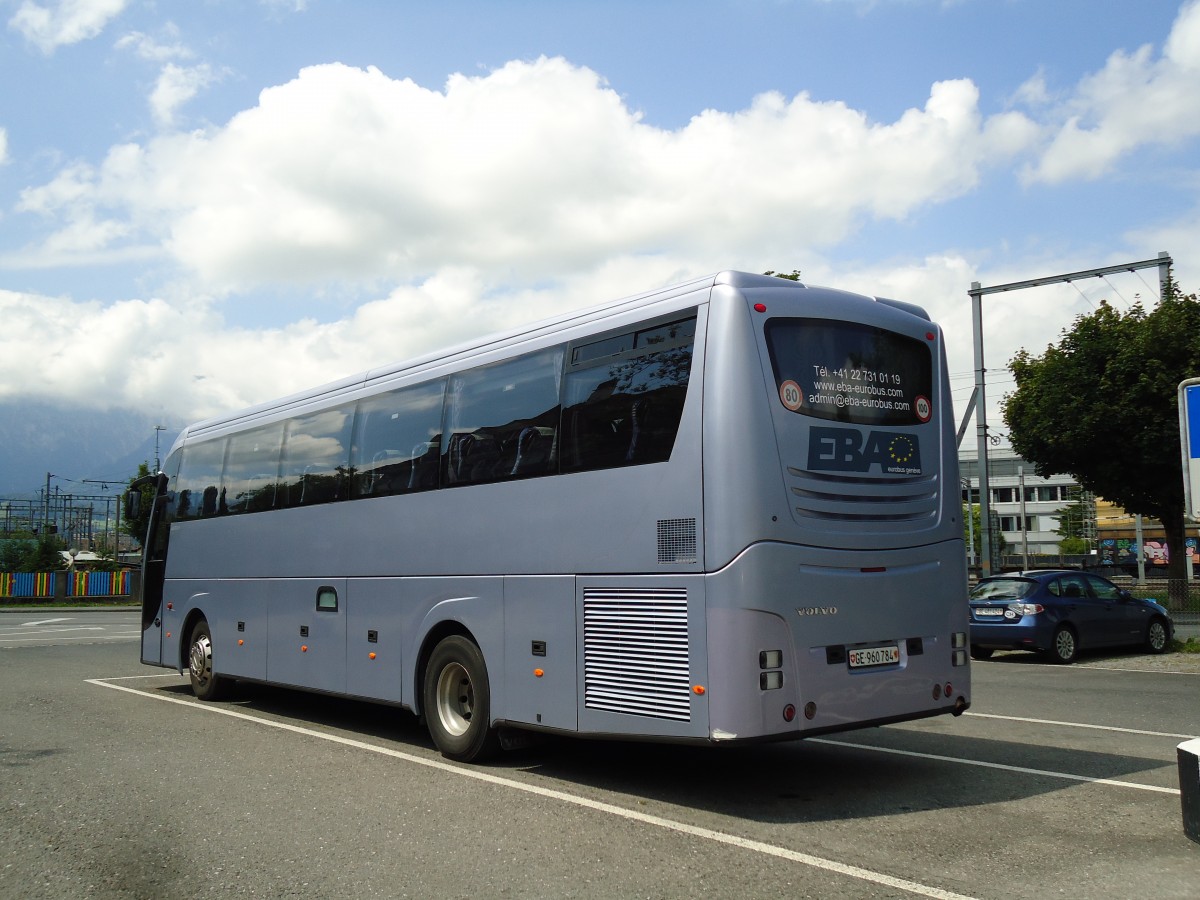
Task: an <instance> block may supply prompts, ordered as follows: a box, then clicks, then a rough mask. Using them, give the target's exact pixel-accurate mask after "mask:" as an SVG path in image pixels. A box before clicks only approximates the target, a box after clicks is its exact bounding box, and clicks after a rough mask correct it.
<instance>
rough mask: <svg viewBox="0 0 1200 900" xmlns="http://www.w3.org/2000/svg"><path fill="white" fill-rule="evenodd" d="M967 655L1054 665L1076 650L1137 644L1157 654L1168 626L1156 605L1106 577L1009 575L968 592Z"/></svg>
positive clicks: (1165, 642)
mask: <svg viewBox="0 0 1200 900" xmlns="http://www.w3.org/2000/svg"><path fill="white" fill-rule="evenodd" d="M970 602H971V657H972V658H973V659H987V658H988V657H990V656H991V655H992V651H994V650H1036V651H1039V652H1042V653H1046V654H1048V655H1049V657H1050V658H1051V659H1052V660H1054V661H1055V662H1060V663H1070V662H1074V661H1075V657H1076V656H1077V655H1078V654H1079V651H1080V649H1083V648H1086V649H1088V650H1092V649H1095V648H1098V647H1123V646H1142V647H1145V648H1146V649H1147V650H1148V651H1150V652H1151V653H1163V652H1165V651H1166V650H1167V648H1168V647H1170V646H1171V637H1172V635H1173V634H1174V625H1173V623H1172V622H1171V616H1170V613H1168V612H1167V610H1166V609H1165V608H1164V607H1163V606H1162V605H1161V604H1159V603H1158V601H1156V600H1141V599H1138V598H1137V597H1134V596H1133V595H1132V594H1130V593H1129V591H1126V590H1122V589H1121V588H1119V587H1117V586H1116V585H1115V584H1113V583H1112V582H1111V581H1109V580H1108V579H1107V578H1101V577H1100V576H1099V575H1091V574H1089V573H1087V572H1076V571H1069V570H1064V571H1036V572H1014V573H1012V574H1008V575H994V576H992V577H991V578H984V579H982V580H981V581H980V582H979V583H978V584H977V585H976V586H975V589H974V590H973V591H971V599H970Z"/></svg>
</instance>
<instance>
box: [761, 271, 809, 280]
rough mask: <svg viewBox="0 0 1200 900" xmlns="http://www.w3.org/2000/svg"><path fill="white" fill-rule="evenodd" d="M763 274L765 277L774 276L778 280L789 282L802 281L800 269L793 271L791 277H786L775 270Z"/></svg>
mask: <svg viewBox="0 0 1200 900" xmlns="http://www.w3.org/2000/svg"><path fill="white" fill-rule="evenodd" d="M763 274H764V275H774V276H775V277H776V278H786V279H787V280H788V281H799V280H800V270H799V269H792V274H791V275H784V274H783V273H782V272H776V271H775V270H774V269H767V271H765V272H763Z"/></svg>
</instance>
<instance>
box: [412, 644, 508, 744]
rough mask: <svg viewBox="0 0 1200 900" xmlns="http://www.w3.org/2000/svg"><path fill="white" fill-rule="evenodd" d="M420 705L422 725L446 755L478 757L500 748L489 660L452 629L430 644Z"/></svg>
mask: <svg viewBox="0 0 1200 900" xmlns="http://www.w3.org/2000/svg"><path fill="white" fill-rule="evenodd" d="M422 708H423V710H424V713H425V727H426V728H428V729H429V734H430V737H432V738H433V743H434V744H435V745H436V746H437V748H438V750H440V751H441V752H442V756H444V757H446V758H447V759H453V760H456V761H457V762H482V761H483V760H485V759H487V758H488V757H490V756H493V755H495V753H496V752H497V751H498V750H499V749H500V735H499V733H498V732H497V731H496V729H494V728H492V727H491V714H492V693H491V687H490V685H489V683H488V673H487V665H486V664H485V663H484V660H483V654H482V653H481V652H480V651H479V648H478V647H477V646H475V643H474V642H473V641H471V640H470V639H468V638H465V637H462V636H461V635H457V634H455V635H451V636H450V637H448V638H445V639H443V640H442V642H441V643H439V644H438V645H437V646H436V647H434V648H433V653H432V654H430V656H429V663H428V664H427V665H426V666H425V686H424V689H423V691H422Z"/></svg>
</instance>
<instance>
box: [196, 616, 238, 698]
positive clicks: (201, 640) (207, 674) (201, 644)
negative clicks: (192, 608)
mask: <svg viewBox="0 0 1200 900" xmlns="http://www.w3.org/2000/svg"><path fill="white" fill-rule="evenodd" d="M188 675H189V676H190V677H191V679H192V693H193V694H195V695H196V699H198V700H220V699H221V698H222V697H223V696H225V694H226V693H227V692H228V690H229V679H227V678H222V677H221V676H220V675H218V674H216V673H215V672H214V671H213V649H212V632H211V631H209V628H208V622H206V621H205V620H204V619H201V620H200V621H199V622H197V623H196V627H195V628H193V629H192V637H191V640H190V641H189V642H188Z"/></svg>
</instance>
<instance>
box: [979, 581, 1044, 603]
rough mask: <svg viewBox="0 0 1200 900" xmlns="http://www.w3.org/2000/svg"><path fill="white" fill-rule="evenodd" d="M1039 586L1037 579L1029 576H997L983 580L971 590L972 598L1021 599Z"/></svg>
mask: <svg viewBox="0 0 1200 900" xmlns="http://www.w3.org/2000/svg"><path fill="white" fill-rule="evenodd" d="M1036 587H1037V582H1036V581H1030V580H1029V579H1028V578H996V579H993V580H992V581H981V582H979V584H977V585H975V590H973V591H971V599H972V600H1019V599H1020V598H1021V597H1025V596H1028V595H1029V594H1030V593H1032V592H1033V590H1034V588H1036Z"/></svg>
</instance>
